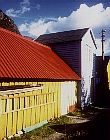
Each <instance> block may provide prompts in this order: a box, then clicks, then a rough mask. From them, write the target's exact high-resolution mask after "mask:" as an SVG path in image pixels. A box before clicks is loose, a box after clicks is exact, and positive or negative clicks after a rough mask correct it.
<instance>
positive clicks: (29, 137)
mask: <svg viewBox="0 0 110 140" xmlns="http://www.w3.org/2000/svg"><path fill="white" fill-rule="evenodd" d="M68 115H71V116H81V112H80V111H79V110H78V111H76V112H72V113H68ZM68 115H63V116H61V117H59V118H54V119H51V120H50V121H49V122H48V124H45V125H43V126H42V127H40V128H37V129H35V130H33V131H30V132H28V133H26V134H23V135H21V136H20V137H14V138H12V139H11V140H42V139H43V138H44V137H48V136H49V135H51V134H54V133H55V132H56V131H55V130H53V129H51V128H50V127H49V126H51V125H55V124H70V123H71V119H70V118H69V117H68ZM72 123H73V122H72Z"/></svg>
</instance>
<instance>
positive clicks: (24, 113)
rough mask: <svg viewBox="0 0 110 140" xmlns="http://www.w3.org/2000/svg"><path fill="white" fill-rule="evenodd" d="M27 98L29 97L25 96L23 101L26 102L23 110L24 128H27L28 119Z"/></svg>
mask: <svg viewBox="0 0 110 140" xmlns="http://www.w3.org/2000/svg"><path fill="white" fill-rule="evenodd" d="M23 95H24V96H25V95H26V93H23ZM26 98H27V97H23V100H24V101H23V103H24V107H23V108H24V110H23V128H26V120H27V116H26V109H25V108H26V105H27V104H26V102H27V100H26Z"/></svg>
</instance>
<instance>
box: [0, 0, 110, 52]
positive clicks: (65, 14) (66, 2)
mask: <svg viewBox="0 0 110 140" xmlns="http://www.w3.org/2000/svg"><path fill="white" fill-rule="evenodd" d="M0 9H2V10H3V11H4V12H5V13H6V14H8V15H9V16H10V17H11V18H12V19H13V20H14V21H15V23H16V25H17V26H18V28H19V30H20V32H21V33H22V34H23V35H27V36H31V37H34V38H37V37H38V36H39V35H41V34H45V33H52V32H58V31H65V30H72V29H78V28H85V27H91V28H92V29H93V33H94V35H95V38H96V43H97V46H98V48H99V50H98V53H99V54H100V53H101V47H100V46H101V41H100V39H101V34H100V32H101V30H102V29H106V33H105V35H106V37H105V40H106V41H105V44H104V45H105V52H106V54H110V2H109V0H0Z"/></svg>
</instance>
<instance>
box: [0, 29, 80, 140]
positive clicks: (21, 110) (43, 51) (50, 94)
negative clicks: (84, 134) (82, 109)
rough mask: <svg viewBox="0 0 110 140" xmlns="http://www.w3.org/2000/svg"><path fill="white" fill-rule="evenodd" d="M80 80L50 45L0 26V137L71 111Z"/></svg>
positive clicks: (75, 100) (0, 138)
mask: <svg viewBox="0 0 110 140" xmlns="http://www.w3.org/2000/svg"><path fill="white" fill-rule="evenodd" d="M79 80H80V77H79V76H78V75H77V74H76V73H75V72H74V71H73V70H72V69H71V68H70V67H69V66H68V65H67V64H66V63H65V62H64V61H63V60H62V59H60V58H59V57H58V56H57V55H56V54H55V53H54V52H53V51H52V50H51V49H50V48H49V47H47V46H45V45H41V44H40V43H37V42H34V41H32V40H29V39H26V38H24V37H22V36H20V35H17V34H15V33H12V32H10V31H6V30H5V29H1V28H0V140H2V138H5V137H9V136H11V135H14V134H16V133H19V131H23V130H24V131H26V132H27V131H29V130H31V129H33V128H36V127H38V126H40V124H41V123H42V124H44V123H45V122H47V121H48V120H50V119H51V118H55V117H59V116H61V115H64V114H66V113H68V112H69V111H74V109H75V106H76V104H77V93H78V90H77V85H78V81H79Z"/></svg>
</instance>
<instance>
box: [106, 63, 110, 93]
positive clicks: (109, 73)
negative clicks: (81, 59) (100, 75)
mask: <svg viewBox="0 0 110 140" xmlns="http://www.w3.org/2000/svg"><path fill="white" fill-rule="evenodd" d="M107 72H108V82H109V90H110V60H109V63H108V66H107Z"/></svg>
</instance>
